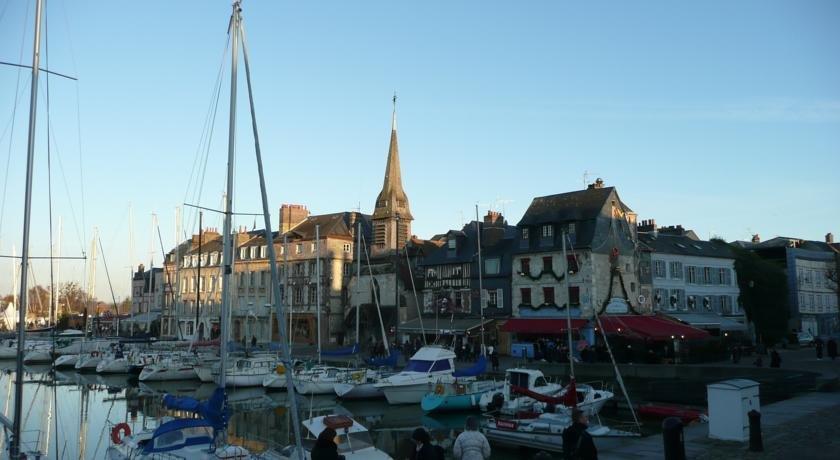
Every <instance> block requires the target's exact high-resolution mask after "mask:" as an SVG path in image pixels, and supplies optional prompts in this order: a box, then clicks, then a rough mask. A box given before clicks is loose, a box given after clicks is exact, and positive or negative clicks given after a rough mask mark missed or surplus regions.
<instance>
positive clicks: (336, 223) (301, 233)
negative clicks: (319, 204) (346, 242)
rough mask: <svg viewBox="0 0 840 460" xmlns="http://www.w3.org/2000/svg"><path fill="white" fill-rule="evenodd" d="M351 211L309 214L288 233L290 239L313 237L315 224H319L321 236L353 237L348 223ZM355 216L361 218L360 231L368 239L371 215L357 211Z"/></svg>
mask: <svg viewBox="0 0 840 460" xmlns="http://www.w3.org/2000/svg"><path fill="white" fill-rule="evenodd" d="M351 214H353V213H351V212H336V213H332V214H321V215H317V216H309V217H307V218H306V219H305V220H304V221H303V222H301V223H299V224H298V225H296V226H295V227H293V228H292V229H291V230H289V232H288V235H289V238H290V239H296V238H297V239H305V240H312V239H315V226H316V225H320V227H321V228H320V230H319V233H320V235H321V236H323V237H332V238H351V239H352V238H353V233H352V232H351V230H350V228H351V227H352V226H353V224H351V223H350V217H351ZM356 216H357V218H360V219H361V222H362V231H363V232H364V235H365V238H366V239H367V240H368V241H370V234H371V233H372V229H371V223H370V219H371V216H369V215H367V214H362V213H357V214H356Z"/></svg>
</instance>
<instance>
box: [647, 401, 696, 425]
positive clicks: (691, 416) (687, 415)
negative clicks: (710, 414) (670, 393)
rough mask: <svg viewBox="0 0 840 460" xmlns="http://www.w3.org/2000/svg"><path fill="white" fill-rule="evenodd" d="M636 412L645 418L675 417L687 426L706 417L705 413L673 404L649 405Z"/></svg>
mask: <svg viewBox="0 0 840 460" xmlns="http://www.w3.org/2000/svg"><path fill="white" fill-rule="evenodd" d="M637 410H638V412H639V415H642V416H645V417H652V418H668V417H677V418H679V419H680V420H682V422H683V423H685V424H689V423H691V422H693V421H695V420H700V417H702V416H704V415H706V413H705V412H704V411H702V410H699V409H695V408H691V407H685V406H677V405H673V404H658V403H649V404H643V405H640V406H639V407H638V409H637Z"/></svg>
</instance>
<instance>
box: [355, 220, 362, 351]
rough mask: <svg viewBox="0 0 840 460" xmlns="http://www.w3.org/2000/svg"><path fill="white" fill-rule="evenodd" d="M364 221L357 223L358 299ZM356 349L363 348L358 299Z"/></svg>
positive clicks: (357, 295) (357, 293)
mask: <svg viewBox="0 0 840 460" xmlns="http://www.w3.org/2000/svg"><path fill="white" fill-rule="evenodd" d="M361 280H362V221H361V220H359V222H357V223H356V299H359V298H360V297H361V296H360V295H359V285H361V284H362V281H361ZM356 302H357V304H356V351H361V350H362V339H361V338H360V337H359V319H360V316H361V314H360V312H359V310H361V308H362V304H361V303H360V302H359V301H358V300H357V301H356Z"/></svg>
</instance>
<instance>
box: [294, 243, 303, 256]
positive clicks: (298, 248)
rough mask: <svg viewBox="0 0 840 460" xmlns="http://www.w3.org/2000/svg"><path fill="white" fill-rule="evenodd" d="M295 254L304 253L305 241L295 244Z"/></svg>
mask: <svg viewBox="0 0 840 460" xmlns="http://www.w3.org/2000/svg"><path fill="white" fill-rule="evenodd" d="M295 254H303V243H298V244H296V245H295Z"/></svg>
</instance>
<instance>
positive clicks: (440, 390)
mask: <svg viewBox="0 0 840 460" xmlns="http://www.w3.org/2000/svg"><path fill="white" fill-rule="evenodd" d="M443 390H444V388H443V384H442V383H438V384H437V385H435V394H436V395H442V394H443Z"/></svg>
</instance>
